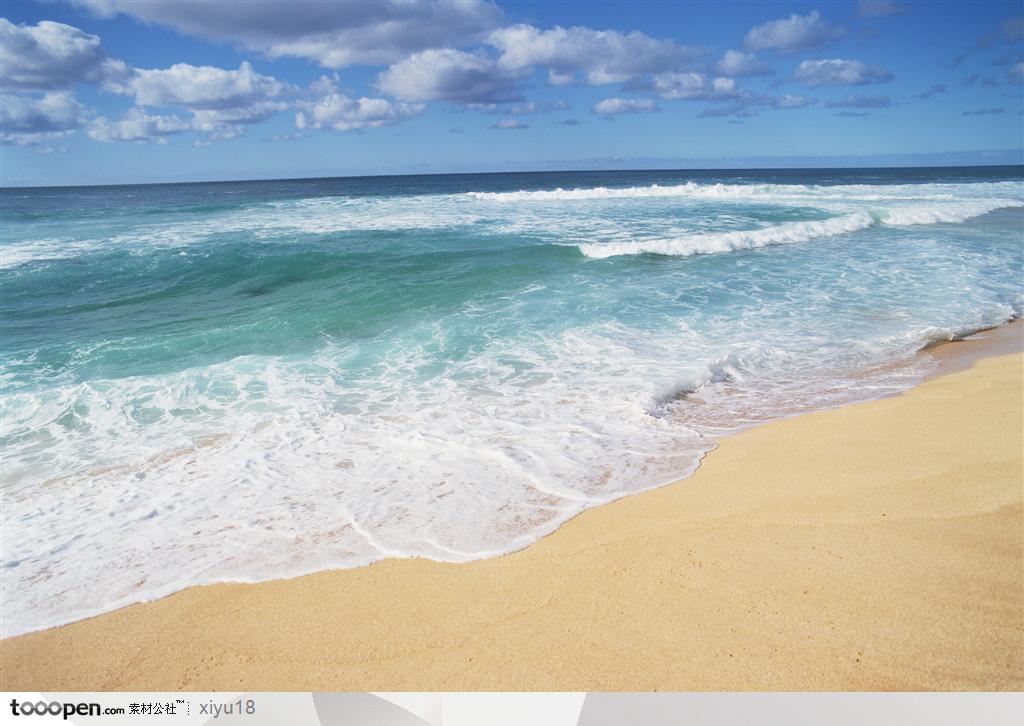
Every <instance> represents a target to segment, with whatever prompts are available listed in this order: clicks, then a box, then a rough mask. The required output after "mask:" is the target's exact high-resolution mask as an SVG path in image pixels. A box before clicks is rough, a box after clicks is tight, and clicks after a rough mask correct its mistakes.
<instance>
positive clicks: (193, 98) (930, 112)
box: [0, 0, 1024, 185]
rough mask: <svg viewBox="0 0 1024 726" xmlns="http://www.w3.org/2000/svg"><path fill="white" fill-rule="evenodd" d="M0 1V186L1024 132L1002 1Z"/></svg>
mask: <svg viewBox="0 0 1024 726" xmlns="http://www.w3.org/2000/svg"><path fill="white" fill-rule="evenodd" d="M3 14H4V19H3V20H2V21H0V23H2V27H0V31H2V32H0V41H2V42H0V54H2V62H0V70H2V78H0V80H2V93H3V97H2V107H0V111H2V115H0V130H2V135H3V143H4V145H3V147H2V162H3V163H2V180H3V183H4V184H6V185H32V184H88V183H116V182H126V183H130V182H145V181H183V180H204V179H246V178H276V177H303V176H335V175H349V174H390V173H419V172H449V171H502V170H522V169H559V168H562V169H568V168H614V167H633V168H635V167H664V166H695V165H697V166H720V165H726V166H729V165H739V166H742V165H758V164H763V165H793V166H799V165H803V164H806V165H816V164H822V163H851V164H856V163H874V162H876V161H882V162H884V161H885V160H886V159H890V160H893V159H894V160H897V161H899V162H900V163H943V162H945V161H950V160H953V161H960V162H977V163H983V162H985V161H989V162H993V163H1006V162H1010V161H1012V162H1017V161H1019V160H1020V153H1019V149H1020V148H1021V146H1022V139H1024V116H1022V115H1021V114H1022V88H1024V85H1022V80H1024V79H1022V76H1024V65H1022V60H1024V19H1022V17H1021V5H1020V3H1019V2H960V3H957V2H942V3H938V2H936V3H925V2H917V3H908V2H893V1H887V0H875V1H873V2H829V3H823V2H818V3H771V2H757V3H743V2H715V3H700V2H686V3H671V2H658V3H642V2H631V3H615V2H605V3H596V2H558V3H551V2H547V3H540V2H537V3H529V2H527V3H497V4H494V3H490V2H484V1H482V0H466V1H465V2H448V3H440V2H428V1H423V2H403V3H399V2H376V3H357V2H346V3H330V2H326V3H325V2H317V3H304V2H302V0H291V1H290V2H287V1H284V0H282V1H278V0H263V1H262V2H255V3H254V2H248V0H240V1H237V2H219V3H203V2H198V3H185V2H176V1H175V0H151V1H149V0H134V1H132V0H77V1H75V2H70V3H66V2H35V1H25V0H23V1H20V2H18V1H13V2H12V1H11V0H8V1H7V2H5V3H4V5H3ZM951 152H956V153H955V154H951ZM894 155H898V156H894ZM837 157H842V158H837Z"/></svg>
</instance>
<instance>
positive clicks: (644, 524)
mask: <svg viewBox="0 0 1024 726" xmlns="http://www.w3.org/2000/svg"><path fill="white" fill-rule="evenodd" d="M1022 333H1024V329H1022V328H1021V326H1020V325H1019V324H1017V325H1014V326H1010V327H1008V328H1006V329H1004V330H1003V331H1002V332H1001V333H1000V334H999V335H997V336H996V339H995V340H994V341H991V340H990V341H989V342H987V343H986V342H982V343H980V344H979V343H974V342H967V343H957V344H954V345H951V346H948V347H945V348H941V349H938V350H935V351H932V353H933V354H936V355H939V356H940V357H945V358H955V359H959V360H963V357H964V355H965V354H966V355H967V356H968V357H975V358H976V357H978V356H979V355H982V354H984V353H995V352H1003V351H1004V350H1005V349H1007V348H1009V349H1013V350H1017V351H1019V350H1020V347H1021V345H1020V344H1021V336H1022ZM1007 340H1009V343H1007ZM1000 346H1002V347H1000ZM961 367H964V366H963V365H961ZM1022 373H1024V357H1022V355H1021V354H1020V353H1019V352H1017V353H1011V354H1005V355H999V356H997V357H986V358H982V359H981V360H978V361H977V362H976V363H975V364H974V365H973V367H970V368H969V369H967V370H962V371H959V372H954V373H951V374H949V375H945V376H942V377H940V378H936V379H934V380H930V381H927V382H925V383H924V384H922V385H921V386H919V387H918V388H916V389H914V390H912V391H910V392H908V393H906V394H904V395H901V396H898V397H893V398H889V399H885V400H881V401H874V402H871V403H866V404H860V405H855V406H848V407H846V408H842V409H838V410H834V411H826V412H820V413H813V414H808V415H805V416H800V417H796V418H792V419H788V420H785V421H780V422H776V423H772V424H768V425H766V426H762V427H759V428H755V429H751V430H748V431H745V432H743V433H741V434H739V435H737V436H734V437H730V438H728V439H726V440H724V441H723V442H722V444H721V446H720V448H719V449H717V450H716V451H714V452H713V453H712V454H710V455H709V456H708V457H707V459H706V460H705V462H704V465H703V466H702V467H701V469H700V471H699V472H698V473H697V474H696V475H695V476H694V477H692V478H691V479H688V480H686V481H683V482H681V483H678V484H674V485H672V486H668V487H664V488H661V489H658V490H656V491H651V492H647V493H644V494H640V495H636V496H632V497H629V498H626V499H623V500H620V501H618V502H615V503H612V504H609V505H607V506H604V507H600V508H598V509H594V510H591V511H588V512H586V513H584V514H582V515H581V516H579V517H577V518H576V519H574V520H573V521H572V522H570V523H568V524H567V525H565V526H564V527H563V528H562V529H560V530H559V531H558V532H556V533H555V534H553V535H551V536H549V537H547V538H545V539H543V540H542V541H540V542H538V543H537V544H535V545H533V546H531V547H529V548H527V549H525V550H523V551H521V552H518V553H515V554H512V555H508V556H505V557H500V558H495V559H491V560H484V561H479V562H472V563H468V564H439V563H436V562H430V561H424V560H387V561H384V562H380V563H377V564H375V565H372V566H370V567H366V568H361V569H356V570H341V571H334V572H324V573H320V574H316V575H310V576H306V577H300V578H296V579H292V580H282V581H275V582H267V583H262V584H258V585H213V586H208V587H197V588H193V589H189V590H186V591H184V592H181V593H178V594H176V595H173V596H171V597H168V598H165V599H163V600H160V601H157V602H153V603H148V604H142V605H135V606H131V607H127V608H124V609H122V610H118V611H116V612H112V613H109V614H106V615H102V616H100V617H96V618H92V619H90V620H86V621H83V622H80V623H76V624H72V625H68V626H65V627H61V628H55V629H52V630H47V631H43V632H39V633H33V634H30V635H26V636H21V637H17V638H10V639H7V640H4V641H2V642H0V686H2V688H3V690H25V691H59V690H108V689H111V690H129V689H149V690H177V689H182V690H208V689H209V690H236V691H237V690H374V691H388V690H477V689H486V690H491V689H493V690H534V689H537V690H703V689H714V690H740V689H773V690H775V689H779V690H789V689H799V690H803V689H815V690H818V689H829V690H831V689H836V690H847V689H899V690H919V689H921V690H930V689H942V690H946V689H949V690H953V689H982V690H991V689H1021V688H1024V510H1022V498H1024V497H1022V489H1024V472H1022V466H1024V465H1022V446H1024V445H1022V440H1024V392H1022V378H1024V376H1022Z"/></svg>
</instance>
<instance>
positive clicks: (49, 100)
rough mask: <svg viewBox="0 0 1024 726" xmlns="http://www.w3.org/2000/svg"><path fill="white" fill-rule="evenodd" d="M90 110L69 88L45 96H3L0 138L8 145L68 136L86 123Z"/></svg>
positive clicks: (40, 142) (28, 144)
mask: <svg viewBox="0 0 1024 726" xmlns="http://www.w3.org/2000/svg"><path fill="white" fill-rule="evenodd" d="M88 116H89V110H88V109H87V108H86V107H85V106H83V105H82V104H80V103H79V102H78V101H76V100H75V98H74V96H73V95H72V94H71V93H70V92H67V91H50V92H48V93H44V94H43V95H41V96H38V97H36V96H28V95H20V96H15V95H9V94H3V95H2V96H0V129H2V131H0V141H2V143H4V144H5V145H13V146H37V145H39V144H42V143H45V142H48V141H52V140H54V139H57V138H61V137H63V136H67V135H68V134H70V133H71V132H72V131H74V130H75V129H77V128H79V127H81V126H82V124H84V123H85V121H86V119H87V118H88Z"/></svg>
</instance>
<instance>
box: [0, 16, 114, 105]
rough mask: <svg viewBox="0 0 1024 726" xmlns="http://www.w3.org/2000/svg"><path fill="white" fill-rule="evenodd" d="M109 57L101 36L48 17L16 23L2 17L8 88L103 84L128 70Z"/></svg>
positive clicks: (3, 79)
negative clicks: (31, 23)
mask: <svg viewBox="0 0 1024 726" xmlns="http://www.w3.org/2000/svg"><path fill="white" fill-rule="evenodd" d="M128 72H129V70H128V66H127V65H125V64H124V63H123V62H121V61H119V60H114V59H113V58H109V57H107V55H106V53H104V52H103V49H102V47H101V46H100V39H99V37H98V36H95V35H90V34H88V33H85V32H83V31H81V30H79V29H78V28H75V27H72V26H70V25H64V24H63V23H55V22H52V21H49V20H43V21H40V22H39V23H38V24H37V25H15V24H14V23H12V22H11V21H9V20H8V19H7V18H0V83H2V84H3V85H4V87H6V88H34V89H39V90H55V89H60V88H69V87H70V86H73V85H74V84H76V83H86V82H88V83H97V84H102V83H104V82H107V81H110V80H118V79H120V78H123V77H124V76H126V75H127V74H128Z"/></svg>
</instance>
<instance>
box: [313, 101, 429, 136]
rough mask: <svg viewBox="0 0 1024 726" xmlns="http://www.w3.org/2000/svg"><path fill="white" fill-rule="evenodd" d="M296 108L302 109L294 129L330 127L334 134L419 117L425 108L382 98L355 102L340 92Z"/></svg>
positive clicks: (421, 105) (387, 124)
mask: <svg viewBox="0 0 1024 726" xmlns="http://www.w3.org/2000/svg"><path fill="white" fill-rule="evenodd" d="M298 106H299V107H300V108H301V109H302V110H301V111H299V112H298V113H296V114H295V126H296V127H297V128H299V129H307V128H313V129H320V128H332V129H334V130H335V131H355V130H358V129H365V128H379V127H381V126H391V125H392V124H396V123H398V122H399V121H403V120H405V119H409V118H414V117H416V116H419V115H420V114H421V113H423V109H424V106H423V104H418V103H394V102H392V101H388V100H386V99H383V98H358V99H356V98H349V97H348V96H346V95H345V94H343V93H331V94H328V95H326V96H323V97H321V98H318V99H315V100H309V101H299V102H298Z"/></svg>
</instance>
